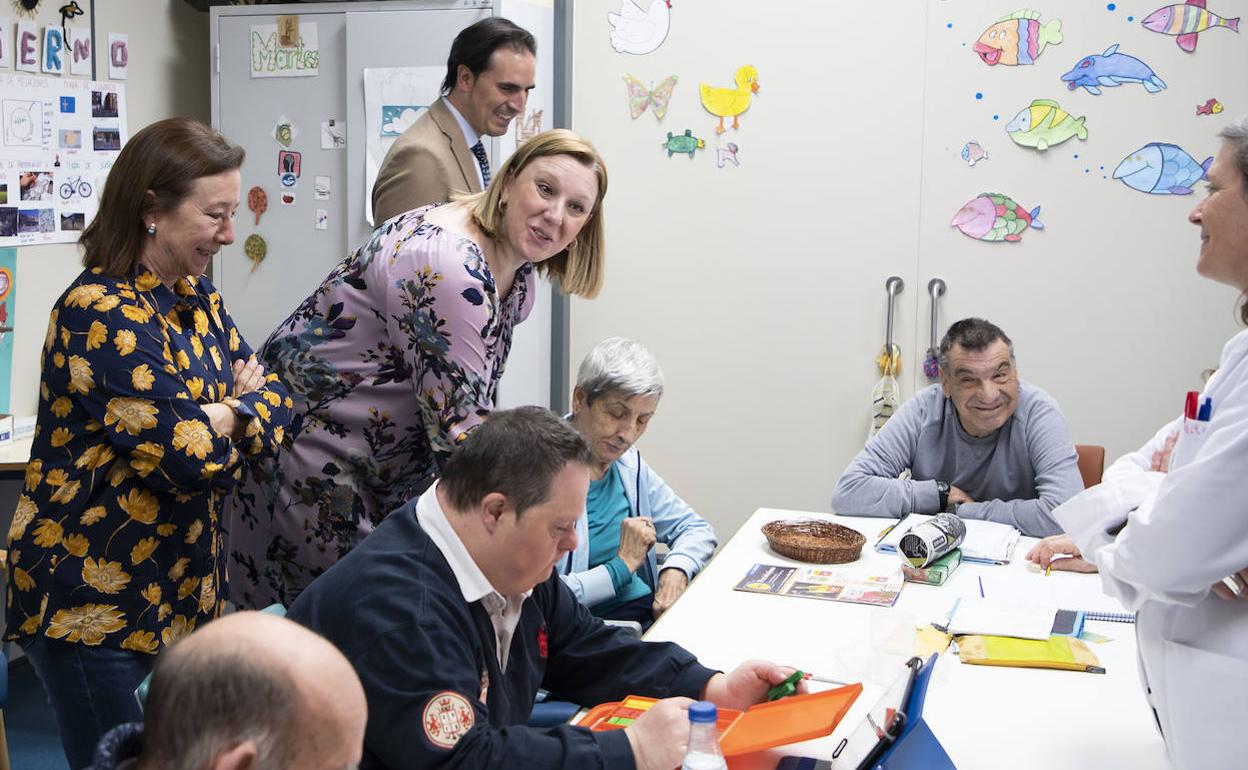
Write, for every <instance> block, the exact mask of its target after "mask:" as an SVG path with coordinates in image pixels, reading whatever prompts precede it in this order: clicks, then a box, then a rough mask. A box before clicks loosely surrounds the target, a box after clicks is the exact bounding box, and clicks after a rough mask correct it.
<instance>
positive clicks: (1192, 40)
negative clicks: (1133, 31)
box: [1140, 0, 1239, 53]
mask: <svg viewBox="0 0 1248 770" xmlns="http://www.w3.org/2000/svg"><path fill="white" fill-rule="evenodd" d="M1140 23H1141V24H1143V25H1144V27H1145V28H1146V29H1150V30H1152V31H1153V32H1159V33H1161V34H1163V35H1176V36H1177V37H1176V38H1175V42H1176V43H1178V45H1179V48H1182V49H1183V50H1184V51H1187V52H1188V53H1192V52H1193V51H1195V50H1196V36H1197V35H1199V34H1200V33H1201V32H1204V31H1205V30H1207V29H1213V28H1214V27H1226V28H1227V29H1229V30H1231V31H1232V32H1239V17H1238V16H1237V17H1235V18H1234V19H1224V18H1222V17H1221V16H1219V15H1217V14H1216V13H1213V12H1212V11H1208V10H1206V9H1205V0H1187V3H1186V4H1180V3H1176V4H1174V5H1167V6H1165V7H1164V8H1158V9H1157V10H1155V11H1153V12H1152V13H1150V14H1149V15H1148V17H1147V18H1145V19H1144V21H1142V22H1140Z"/></svg>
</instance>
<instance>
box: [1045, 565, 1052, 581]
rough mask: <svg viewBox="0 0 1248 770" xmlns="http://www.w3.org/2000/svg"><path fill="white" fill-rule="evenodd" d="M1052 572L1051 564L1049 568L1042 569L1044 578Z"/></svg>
mask: <svg viewBox="0 0 1248 770" xmlns="http://www.w3.org/2000/svg"><path fill="white" fill-rule="evenodd" d="M1052 571H1053V562H1049V566H1047V567H1045V568H1044V576H1045V577H1048V576H1049V573H1050V572H1052Z"/></svg>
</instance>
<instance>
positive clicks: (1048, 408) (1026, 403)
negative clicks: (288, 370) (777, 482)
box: [832, 382, 1083, 537]
mask: <svg viewBox="0 0 1248 770" xmlns="http://www.w3.org/2000/svg"><path fill="white" fill-rule="evenodd" d="M906 468H909V469H910V472H911V478H910V479H899V478H898V476H899V475H900V474H901V472H902V471H904V470H905V469H906ZM937 480H941V481H947V482H949V483H950V484H951V485H953V486H955V487H958V488H959V489H961V490H962V491H964V492H966V493H967V494H968V495H970V496H971V498H972V499H973V500H976V501H977V502H974V503H964V504H963V505H962V506H960V507H959V508H958V515H959V516H961V517H963V518H967V519H987V520H989V521H999V522H1003V523H1005V524H1013V525H1014V526H1015V527H1018V528H1019V529H1020V530H1021V531H1022V533H1023V534H1024V535H1031V536H1033V537H1044V536H1047V535H1054V534H1057V533H1059V532H1061V531H1062V530H1061V528H1060V527H1059V526H1058V525H1057V523H1056V522H1055V521H1054V520H1053V518H1052V517H1051V516H1050V513H1051V512H1052V511H1053V509H1054V508H1056V507H1057V506H1058V505H1060V504H1062V503H1064V502H1066V501H1067V500H1069V499H1070V498H1071V497H1074V496H1075V495H1076V494H1078V493H1079V492H1080V491H1082V490H1083V480H1082V478H1081V477H1080V476H1079V461H1078V457H1077V456H1076V455H1075V446H1074V443H1073V442H1072V441H1071V438H1070V431H1069V430H1067V428H1066V418H1065V417H1063V416H1062V412H1061V410H1060V409H1059V408H1058V406H1057V402H1056V401H1054V400H1053V397H1052V396H1050V395H1049V394H1048V393H1045V392H1044V391H1043V390H1040V389H1039V388H1035V387H1032V386H1030V385H1028V384H1027V383H1026V382H1023V383H1020V384H1019V396H1018V408H1017V409H1016V410H1015V411H1014V414H1013V415H1012V416H1011V417H1010V419H1009V420H1008V421H1007V422H1006V423H1005V425H1003V426H1001V427H1000V428H999V429H998V430H997V431H996V432H995V433H993V434H992V435H989V436H985V437H983V438H976V437H974V436H971V435H970V434H968V433H967V432H966V431H965V430H963V429H962V425H961V423H960V422H959V420H958V417H957V412H956V411H955V410H954V406H953V402H952V401H950V400H949V399H948V398H945V396H944V394H943V393H942V392H941V389H940V384H939V383H938V384H935V385H932V386H930V387H927V388H925V389H923V390H921V391H919V392H918V393H917V394H916V395H915V396H914V398H912V399H910V400H909V401H907V402H906V403H905V404H903V405H902V407H901V408H900V409H898V410H897V413H896V414H895V415H893V417H892V419H890V420H889V421H888V423H887V424H885V426H884V428H883V430H881V431H880V432H879V433H877V434H876V435H875V436H874V437H872V438H871V439H870V440H868V441H867V445H866V446H865V447H863V449H862V451H861V452H859V453H858V456H857V457H855V458H854V459H853V461H852V462H850V464H849V467H848V468H846V469H845V473H843V474H842V475H841V478H840V480H839V481H838V482H837V483H836V490H835V491H834V492H833V493H832V510H834V511H835V512H837V513H840V514H844V515H847V516H893V517H901V516H905V515H906V514H907V513H910V512H915V513H935V512H937V511H938V510H939V509H940V493H939V492H937V491H936V481H937Z"/></svg>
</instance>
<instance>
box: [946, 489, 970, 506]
mask: <svg viewBox="0 0 1248 770" xmlns="http://www.w3.org/2000/svg"><path fill="white" fill-rule="evenodd" d="M973 502H975V500H974V499H973V498H972V497H971V496H970V495H968V494H967V493H965V492H963V491H962V490H961V489H958V488H957V487H955V486H952V485H951V486H950V487H949V505H954V504H955V503H956V504H957V505H961V504H962V503H973Z"/></svg>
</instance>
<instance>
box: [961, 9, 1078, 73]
mask: <svg viewBox="0 0 1248 770" xmlns="http://www.w3.org/2000/svg"><path fill="white" fill-rule="evenodd" d="M1060 42H1062V22H1061V21H1060V20H1058V19H1054V20H1053V21H1050V22H1049V23H1048V24H1041V23H1040V14H1039V13H1038V12H1036V11H1029V10H1022V11H1015V12H1014V13H1011V14H1010V15H1009V16H1002V17H1001V18H1000V19H997V20H996V21H995V22H993V24H992V26H990V27H989V28H988V29H986V30H984V33H983V34H982V35H980V36H979V40H977V41H976V42H975V45H974V46H973V47H972V50H974V51H975V53H977V54H978V55H979V58H980V59H983V60H984V64H987V65H988V66H990V67H991V66H993V65H996V64H1004V65H1006V66H1008V67H1013V66H1015V65H1018V64H1035V63H1036V57H1037V56H1039V55H1040V54H1041V53H1042V52H1043V51H1044V49H1045V47H1046V46H1050V45H1057V44H1058V43H1060Z"/></svg>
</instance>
